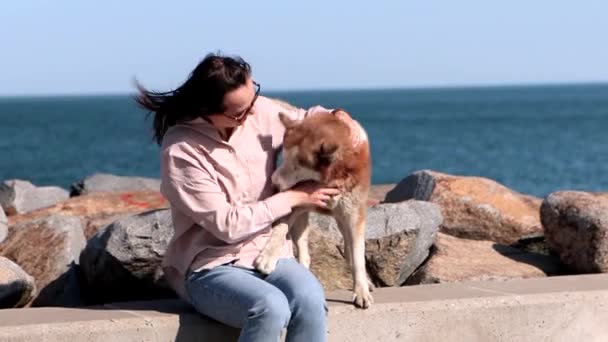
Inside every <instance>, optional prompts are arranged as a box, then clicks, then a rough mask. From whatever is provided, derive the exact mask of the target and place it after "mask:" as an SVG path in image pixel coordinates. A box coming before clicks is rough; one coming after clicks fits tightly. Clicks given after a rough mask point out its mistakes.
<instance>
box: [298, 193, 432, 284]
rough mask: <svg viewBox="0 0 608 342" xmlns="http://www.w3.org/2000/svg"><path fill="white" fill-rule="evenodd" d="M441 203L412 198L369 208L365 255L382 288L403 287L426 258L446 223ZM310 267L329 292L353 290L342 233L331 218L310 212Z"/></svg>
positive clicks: (369, 268) (371, 271) (373, 277)
mask: <svg viewBox="0 0 608 342" xmlns="http://www.w3.org/2000/svg"><path fill="white" fill-rule="evenodd" d="M441 221H442V218H441V212H440V210H439V207H437V206H436V205H434V204H432V203H428V202H421V201H408V202H402V203H396V204H379V205H376V206H374V207H371V208H369V209H368V210H367V221H366V243H365V258H366V264H367V269H368V273H369V276H370V278H371V279H372V281H373V282H374V283H376V285H378V286H399V285H401V284H402V283H403V282H404V281H405V279H407V277H408V276H409V275H410V274H411V273H412V272H413V271H414V270H415V269H416V268H417V267H418V266H419V265H420V264H422V262H423V261H424V260H425V259H426V257H427V256H428V253H429V248H430V247H431V246H432V244H433V242H434V239H435V234H436V232H437V231H438V229H439V225H440V224H441ZM309 225H310V227H311V232H310V237H309V243H310V250H311V252H310V254H311V259H312V260H311V270H312V271H313V273H315V275H316V276H317V277H318V278H319V280H320V281H321V283H322V284H323V286H324V288H325V289H326V290H334V289H349V288H352V275H351V273H350V270H349V269H348V267H347V266H346V263H345V259H344V250H343V243H342V236H341V235H340V233H339V231H338V228H337V224H336V221H335V220H334V219H333V218H332V217H329V216H324V215H319V214H311V217H310V220H309Z"/></svg>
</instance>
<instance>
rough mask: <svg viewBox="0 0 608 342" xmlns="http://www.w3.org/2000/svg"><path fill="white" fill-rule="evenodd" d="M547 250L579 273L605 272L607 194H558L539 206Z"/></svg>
mask: <svg viewBox="0 0 608 342" xmlns="http://www.w3.org/2000/svg"><path fill="white" fill-rule="evenodd" d="M541 219H542V223H543V227H544V229H545V237H546V240H547V243H548V245H549V247H550V248H551V249H552V250H554V251H555V252H556V253H557V254H559V256H560V258H561V260H562V262H563V263H564V264H566V265H567V266H569V267H571V268H572V269H573V270H574V271H576V272H580V273H595V272H608V192H603V193H590V192H580V191H560V192H554V193H551V194H549V195H548V196H547V197H546V198H545V200H544V201H543V203H542V206H541Z"/></svg>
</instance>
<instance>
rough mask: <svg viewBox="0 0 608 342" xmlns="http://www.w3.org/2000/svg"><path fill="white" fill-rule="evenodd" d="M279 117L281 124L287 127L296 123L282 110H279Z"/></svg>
mask: <svg viewBox="0 0 608 342" xmlns="http://www.w3.org/2000/svg"><path fill="white" fill-rule="evenodd" d="M279 119H280V120H281V123H282V124H283V126H285V128H287V129H289V128H291V127H293V126H294V125H295V123H296V122H295V120H292V119H290V118H289V116H287V114H285V113H283V112H279Z"/></svg>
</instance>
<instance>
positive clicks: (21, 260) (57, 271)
mask: <svg viewBox="0 0 608 342" xmlns="http://www.w3.org/2000/svg"><path fill="white" fill-rule="evenodd" d="M85 243H86V241H85V239H84V234H83V232H82V224H81V222H80V219H78V218H77V217H70V216H61V215H53V216H49V217H46V218H43V219H39V220H34V221H28V222H24V223H21V224H18V225H14V226H11V227H10V228H9V234H8V237H7V239H6V241H4V243H2V244H0V255H2V256H4V257H6V258H8V259H11V260H13V261H14V262H15V263H17V264H18V265H19V266H21V268H23V270H25V271H26V272H27V273H28V274H31V275H32V276H33V277H34V279H36V284H37V287H38V289H39V290H40V292H39V293H38V294H37V295H36V297H35V299H34V301H33V302H32V303H31V304H32V305H33V306H78V305H81V302H80V293H79V281H78V271H77V267H76V265H77V263H78V256H79V255H80V251H81V250H82V249H83V248H84V246H85Z"/></svg>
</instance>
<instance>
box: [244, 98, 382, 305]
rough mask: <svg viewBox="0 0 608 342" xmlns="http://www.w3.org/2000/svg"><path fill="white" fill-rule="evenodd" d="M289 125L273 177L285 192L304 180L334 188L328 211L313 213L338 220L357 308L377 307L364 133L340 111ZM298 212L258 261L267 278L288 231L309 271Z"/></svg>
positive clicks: (303, 212) (302, 213) (303, 218)
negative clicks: (368, 239) (370, 270)
mask: <svg viewBox="0 0 608 342" xmlns="http://www.w3.org/2000/svg"><path fill="white" fill-rule="evenodd" d="M279 115H280V119H281V122H282V123H283V125H285V128H286V131H285V137H284V141H283V163H282V164H281V166H280V167H279V168H278V169H277V170H276V171H275V172H274V174H273V175H272V182H273V183H274V184H275V185H277V186H278V187H279V189H281V190H286V189H289V188H291V187H293V186H294V185H295V184H296V183H298V182H301V181H306V180H315V181H319V182H321V183H322V184H325V185H326V186H328V187H335V188H337V189H339V190H340V194H339V195H337V196H335V197H334V198H333V200H332V203H331V204H330V209H329V210H318V209H317V210H315V211H318V212H321V213H323V214H327V215H331V216H333V217H334V218H335V219H336V222H337V223H338V227H339V229H340V232H341V233H342V236H343V237H344V255H345V258H346V261H347V263H348V264H349V266H350V268H351V272H352V274H353V281H354V298H353V300H354V303H355V305H356V306H358V307H362V308H367V307H369V306H370V304H371V303H372V302H373V299H372V296H371V294H370V289H372V288H373V287H372V286H371V283H370V282H369V280H368V278H367V272H366V269H365V212H366V203H367V196H368V193H369V188H370V178H371V165H370V164H371V163H370V153H369V142H368V139H367V134H366V133H365V131H364V130H363V128H362V127H361V126H360V125H359V124H358V123H357V122H356V121H355V120H353V119H352V118H351V117H350V116H349V115H348V113H346V112H345V111H343V110H341V109H337V110H334V111H332V112H331V113H320V114H316V115H313V116H310V117H307V118H306V119H304V120H302V121H298V122H296V121H293V120H291V119H289V118H288V117H287V116H286V115H284V114H283V113H280V114H279ZM308 210H310V209H298V210H296V211H295V212H294V213H292V215H290V217H289V218H288V219H287V220H286V221H283V222H281V223H279V224H277V225H276V226H275V227H274V228H273V231H272V236H271V238H270V240H269V241H268V244H267V245H266V246H265V247H264V249H263V250H262V252H261V253H260V255H259V256H258V257H257V258H256V260H255V266H256V268H257V269H258V270H259V271H261V272H263V273H266V274H268V273H270V272H272V270H274V267H275V265H276V261H277V258H278V253H279V251H280V246H282V245H283V243H284V241H285V238H286V235H287V232H288V231H289V233H290V235H291V237H292V239H293V241H294V243H295V245H296V248H297V255H298V261H299V262H300V263H302V264H303V265H304V266H306V267H309V265H310V255H309V253H308V229H307V228H308V227H307V222H308V220H307V216H308V215H307V211H308Z"/></svg>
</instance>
